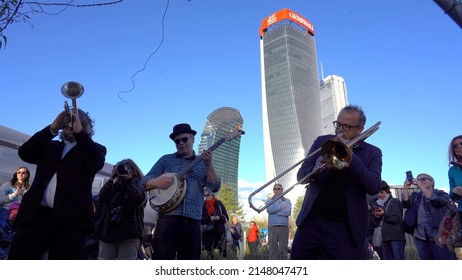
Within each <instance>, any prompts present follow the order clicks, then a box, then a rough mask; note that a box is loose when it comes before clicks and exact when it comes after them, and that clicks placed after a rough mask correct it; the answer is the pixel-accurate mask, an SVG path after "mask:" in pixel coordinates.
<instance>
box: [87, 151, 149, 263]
mask: <svg viewBox="0 0 462 280" xmlns="http://www.w3.org/2000/svg"><path fill="white" fill-rule="evenodd" d="M142 177H143V173H142V172H141V170H140V168H139V167H138V165H136V163H135V162H134V161H133V160H131V159H124V160H122V161H120V162H118V163H117V164H116V166H115V167H114V169H113V171H112V176H111V179H109V180H108V181H107V182H106V184H104V186H103V187H102V188H101V190H100V192H99V196H98V206H97V213H96V216H99V217H101V218H100V220H99V222H97V226H96V232H97V237H98V240H99V241H100V242H99V255H98V258H99V259H100V260H115V259H119V260H135V259H137V256H138V251H139V249H140V244H141V237H142V231H143V216H144V206H145V205H146V192H145V190H144V188H143V187H141V186H138V181H139V180H140V179H141V178H142Z"/></svg>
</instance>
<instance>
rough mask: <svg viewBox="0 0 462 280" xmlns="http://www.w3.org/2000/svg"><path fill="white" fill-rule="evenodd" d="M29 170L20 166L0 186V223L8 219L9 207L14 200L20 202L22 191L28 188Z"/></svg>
mask: <svg viewBox="0 0 462 280" xmlns="http://www.w3.org/2000/svg"><path fill="white" fill-rule="evenodd" d="M29 177H30V172H29V169H27V167H24V166H21V167H19V168H18V169H17V170H16V172H15V173H14V174H13V178H12V179H11V180H10V181H9V182H6V183H4V184H3V185H2V186H1V187H0V206H1V209H0V223H3V222H7V221H8V219H9V207H10V205H11V204H12V203H14V202H21V199H22V196H23V195H24V193H25V192H26V191H27V190H29V187H30V184H29Z"/></svg>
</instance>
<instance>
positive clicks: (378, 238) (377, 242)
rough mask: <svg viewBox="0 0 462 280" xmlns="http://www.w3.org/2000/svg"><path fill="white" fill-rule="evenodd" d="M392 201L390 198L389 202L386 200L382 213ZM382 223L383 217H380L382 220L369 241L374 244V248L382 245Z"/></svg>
mask: <svg viewBox="0 0 462 280" xmlns="http://www.w3.org/2000/svg"><path fill="white" fill-rule="evenodd" d="M392 201H393V199H391V200H390V202H388V204H387V207H385V211H384V213H385V212H386V211H387V209H388V206H389V205H390V204H391V202H392ZM382 224H383V217H382V220H381V221H380V224H379V226H378V227H376V228H375V229H374V234H373V235H372V241H371V242H372V246H374V247H376V248H377V247H380V246H382V241H383V238H382Z"/></svg>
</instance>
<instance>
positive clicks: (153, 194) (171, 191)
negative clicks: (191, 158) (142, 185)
mask: <svg viewBox="0 0 462 280" xmlns="http://www.w3.org/2000/svg"><path fill="white" fill-rule="evenodd" d="M177 187H178V178H177V177H176V176H173V183H172V184H171V185H170V187H168V188H167V189H164V190H161V189H152V190H150V191H149V202H150V203H151V205H154V206H156V207H159V206H161V205H163V204H166V203H167V202H168V201H169V200H170V199H172V197H173V196H174V195H175V193H176V189H177Z"/></svg>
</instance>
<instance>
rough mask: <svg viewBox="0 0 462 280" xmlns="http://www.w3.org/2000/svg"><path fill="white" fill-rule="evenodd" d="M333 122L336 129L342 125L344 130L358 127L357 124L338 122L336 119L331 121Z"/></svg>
mask: <svg viewBox="0 0 462 280" xmlns="http://www.w3.org/2000/svg"><path fill="white" fill-rule="evenodd" d="M333 124H334V127H335V128H336V129H339V128H341V127H343V129H344V130H350V129H352V128H355V127H360V126H359V125H349V124H346V123H341V122H338V121H335V122H333Z"/></svg>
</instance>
